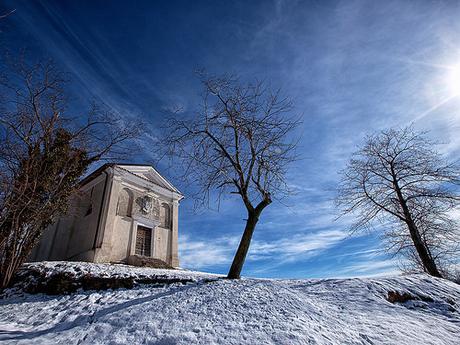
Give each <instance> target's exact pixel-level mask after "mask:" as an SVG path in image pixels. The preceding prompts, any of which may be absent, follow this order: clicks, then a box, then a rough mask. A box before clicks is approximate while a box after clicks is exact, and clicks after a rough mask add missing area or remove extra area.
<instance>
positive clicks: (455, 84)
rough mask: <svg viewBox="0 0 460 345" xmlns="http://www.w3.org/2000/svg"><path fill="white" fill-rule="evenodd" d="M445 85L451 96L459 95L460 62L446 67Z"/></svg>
mask: <svg viewBox="0 0 460 345" xmlns="http://www.w3.org/2000/svg"><path fill="white" fill-rule="evenodd" d="M446 74H447V75H446V81H447V87H448V89H449V93H450V94H451V96H452V97H455V96H459V95H460V64H457V65H455V66H452V67H450V68H448V70H447V73H446Z"/></svg>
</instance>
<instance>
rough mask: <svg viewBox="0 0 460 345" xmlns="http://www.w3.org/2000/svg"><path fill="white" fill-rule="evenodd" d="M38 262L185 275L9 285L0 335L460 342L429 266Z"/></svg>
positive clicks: (29, 338) (457, 301)
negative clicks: (265, 268) (49, 287)
mask: <svg viewBox="0 0 460 345" xmlns="http://www.w3.org/2000/svg"><path fill="white" fill-rule="evenodd" d="M37 265H39V267H40V269H43V270H48V271H49V273H50V274H51V273H52V272H53V270H64V271H65V270H76V272H79V273H78V274H86V273H88V272H89V271H91V272H92V274H93V275H94V274H100V275H106V276H113V275H118V276H126V275H128V276H130V275H142V276H149V277H151V278H152V277H154V276H160V277H163V278H164V277H165V276H168V277H170V278H181V279H186V280H187V281H185V282H180V283H179V282H175V283H173V284H166V285H158V284H156V285H151V284H138V285H135V286H133V288H132V289H117V290H100V291H84V290H81V289H80V290H77V291H76V292H75V293H72V294H70V295H56V296H48V295H44V294H36V295H31V294H27V293H20V294H18V291H16V292H15V293H13V294H12V292H11V291H10V292H7V293H6V294H5V295H4V298H3V299H2V300H0V342H3V343H8V344H50V343H53V344H54V343H65V344H191V343H194V344H195V343H196V344H411V345H412V344H460V340H459V339H460V337H459V336H460V285H457V284H455V283H452V282H449V281H446V280H442V279H435V278H432V277H429V276H426V275H411V276H400V277H391V278H375V279H371V278H368V279H327V280H269V279H243V280H240V281H228V280H225V279H216V278H217V277H216V276H215V275H209V274H201V273H197V272H188V271H179V270H178V271H167V270H155V269H150V268H131V267H127V266H122V265H96V264H83V263H42V264H37ZM210 278H213V279H210ZM13 292H14V291H13Z"/></svg>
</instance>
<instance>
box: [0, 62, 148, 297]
mask: <svg viewBox="0 0 460 345" xmlns="http://www.w3.org/2000/svg"><path fill="white" fill-rule="evenodd" d="M4 66H7V67H4V69H3V70H2V71H1V72H2V75H1V76H0V288H2V287H5V286H7V285H8V283H9V282H10V280H11V278H12V276H13V274H14V273H15V271H16V270H17V269H18V268H19V266H20V265H21V264H22V263H23V262H24V261H25V260H26V259H27V257H28V256H29V255H30V252H31V251H32V249H33V247H34V245H35V244H36V243H37V241H38V240H39V239H40V237H41V235H42V232H43V230H44V229H45V228H46V227H47V226H48V225H49V224H50V223H52V221H53V220H54V219H56V217H58V216H60V215H62V214H63V213H65V212H66V210H67V206H68V201H69V197H70V196H71V195H72V193H74V192H75V191H76V190H77V187H78V183H79V180H80V177H81V176H82V175H83V174H84V173H85V171H86V169H87V168H88V166H89V165H90V164H92V163H94V162H96V161H98V160H100V159H103V158H104V157H106V158H108V155H109V154H114V155H117V156H118V154H119V153H120V152H122V151H123V150H122V147H121V146H120V145H121V144H122V143H124V142H125V141H127V140H130V139H132V138H134V137H135V136H136V135H137V134H138V132H139V128H140V127H139V126H138V125H136V124H133V123H130V124H129V125H128V124H124V123H123V122H122V121H120V119H119V118H116V117H115V116H113V115H112V114H110V113H108V112H104V111H102V110H101V109H98V108H97V107H93V108H92V109H91V110H90V111H89V112H88V114H86V115H85V114H84V115H80V116H77V117H68V116H66V114H67V113H68V110H67V107H66V105H67V102H66V98H65V92H64V87H65V84H66V83H65V79H64V78H63V75H62V73H60V72H59V71H58V70H57V69H56V66H55V65H54V64H53V63H51V62H46V63H43V62H40V63H37V64H34V65H29V64H27V63H25V62H24V60H23V59H22V58H20V59H18V62H16V63H14V64H11V65H4Z"/></svg>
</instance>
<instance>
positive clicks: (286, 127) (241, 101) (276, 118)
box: [166, 76, 299, 279]
mask: <svg viewBox="0 0 460 345" xmlns="http://www.w3.org/2000/svg"><path fill="white" fill-rule="evenodd" d="M202 84H203V87H204V93H203V103H202V108H201V110H200V112H199V113H198V114H197V116H196V117H194V118H192V119H183V118H181V115H180V114H176V116H173V117H171V118H170V119H169V120H168V123H167V126H166V131H167V132H168V133H169V134H168V136H167V138H166V142H167V144H168V150H169V151H168V152H169V154H170V155H171V156H172V157H174V158H175V160H178V161H179V162H178V164H180V166H183V172H184V174H183V177H185V178H186V179H187V180H188V181H193V182H194V183H195V184H196V185H198V186H199V191H198V193H197V195H198V197H199V201H200V204H201V205H206V206H209V200H210V198H211V196H212V195H213V192H214V193H215V194H214V195H217V196H216V198H217V200H220V198H221V197H222V196H223V195H228V194H236V195H239V197H240V198H241V201H242V202H243V204H244V206H245V208H246V210H247V219H246V226H245V229H244V232H243V236H242V238H241V241H240V244H239V246H238V250H237V252H236V254H235V257H234V259H233V263H232V265H231V268H230V270H229V272H228V278H230V279H238V278H239V277H240V274H241V270H242V268H243V264H244V261H245V259H246V255H247V253H248V249H249V245H250V242H251V238H252V235H253V232H254V229H255V227H256V224H257V222H258V221H259V218H260V216H261V214H262V211H263V210H264V209H265V208H266V207H267V206H268V205H270V204H271V203H272V200H273V198H274V196H275V195H276V196H281V195H283V193H285V192H287V190H288V189H287V186H286V183H285V173H286V169H287V168H288V165H289V163H291V162H292V161H293V160H295V159H296V154H295V147H296V140H295V139H293V136H292V134H293V133H292V132H293V131H294V129H295V128H296V127H297V125H298V124H299V120H298V119H297V118H294V117H292V115H290V113H291V112H292V108H293V107H292V103H291V101H290V100H289V99H288V98H284V97H281V96H280V92H279V91H277V92H272V91H271V90H270V89H268V88H266V87H265V86H264V84H263V83H260V82H258V83H255V84H242V83H240V82H239V81H238V79H237V78H235V77H228V76H224V77H207V78H202Z"/></svg>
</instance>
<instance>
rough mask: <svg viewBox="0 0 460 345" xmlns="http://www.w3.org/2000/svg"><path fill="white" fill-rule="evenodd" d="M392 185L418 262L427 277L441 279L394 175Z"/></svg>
mask: <svg viewBox="0 0 460 345" xmlns="http://www.w3.org/2000/svg"><path fill="white" fill-rule="evenodd" d="M393 184H394V187H395V191H396V194H397V196H398V201H399V204H400V205H401V208H402V210H403V213H404V218H405V220H406V224H407V228H408V229H409V233H410V237H411V239H412V243H413V244H414V247H415V250H416V251H417V254H418V256H419V258H420V261H421V262H422V265H423V268H424V269H425V271H426V272H427V273H428V274H429V275H432V276H433V277H438V278H442V275H441V273H440V272H439V270H438V268H437V266H436V262H435V261H434V259H433V258H432V257H431V255H430V253H429V251H428V248H427V246H426V244H425V243H423V241H422V238H421V236H420V233H419V231H418V228H417V225H416V224H415V222H414V220H413V218H412V214H411V212H410V210H409V207H408V206H407V202H406V199H404V197H403V195H402V192H401V188H399V185H398V183H397V180H396V177H395V175H393Z"/></svg>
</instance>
